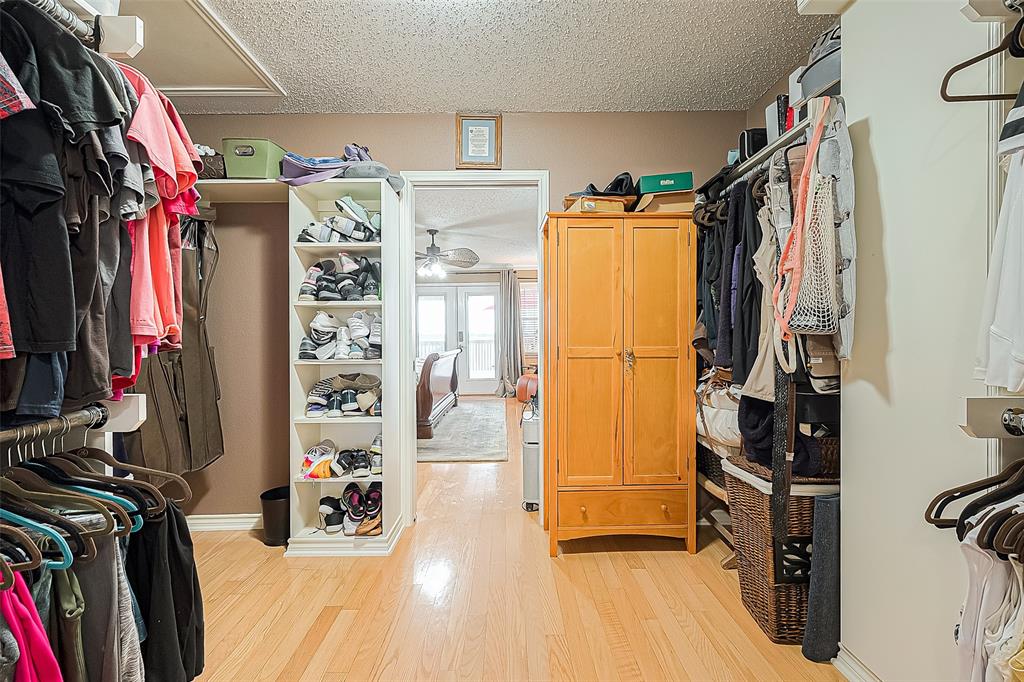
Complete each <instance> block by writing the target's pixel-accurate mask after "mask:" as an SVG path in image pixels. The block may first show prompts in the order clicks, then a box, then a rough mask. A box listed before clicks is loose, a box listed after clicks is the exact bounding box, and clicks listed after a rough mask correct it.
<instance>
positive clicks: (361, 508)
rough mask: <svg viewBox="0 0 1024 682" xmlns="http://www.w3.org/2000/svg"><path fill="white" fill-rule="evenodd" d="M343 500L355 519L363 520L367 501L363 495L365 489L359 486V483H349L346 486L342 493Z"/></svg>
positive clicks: (350, 514)
mask: <svg viewBox="0 0 1024 682" xmlns="http://www.w3.org/2000/svg"><path fill="white" fill-rule="evenodd" d="M341 502H342V504H344V505H345V510H346V511H347V512H348V515H349V516H351V517H352V519H353V520H356V521H361V520H362V519H363V518H365V517H366V501H365V499H364V497H363V489H362V488H360V487H359V484H358V483H349V484H348V485H347V486H345V492H343V493H342V494H341Z"/></svg>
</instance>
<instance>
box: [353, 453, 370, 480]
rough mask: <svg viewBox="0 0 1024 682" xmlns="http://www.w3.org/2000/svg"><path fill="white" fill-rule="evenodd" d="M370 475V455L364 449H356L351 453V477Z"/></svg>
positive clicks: (366, 476)
mask: <svg viewBox="0 0 1024 682" xmlns="http://www.w3.org/2000/svg"><path fill="white" fill-rule="evenodd" d="M369 475H370V455H369V454H367V452H366V450H356V452H355V454H354V455H352V478H368V477H369Z"/></svg>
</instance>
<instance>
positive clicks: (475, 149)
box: [455, 114, 501, 170]
mask: <svg viewBox="0 0 1024 682" xmlns="http://www.w3.org/2000/svg"><path fill="white" fill-rule="evenodd" d="M455 142H456V151H455V167H456V168H458V169H469V168H475V169H477V170H480V169H485V170H500V169H501V114H455Z"/></svg>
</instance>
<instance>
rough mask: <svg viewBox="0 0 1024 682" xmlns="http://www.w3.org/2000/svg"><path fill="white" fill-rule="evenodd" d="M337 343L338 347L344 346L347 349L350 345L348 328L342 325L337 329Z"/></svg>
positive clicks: (350, 339) (350, 337)
mask: <svg viewBox="0 0 1024 682" xmlns="http://www.w3.org/2000/svg"><path fill="white" fill-rule="evenodd" d="M337 341H338V345H339V346H345V347H346V348H348V347H349V346H351V345H352V336H351V335H350V334H349V332H348V327H347V326H345V325H342V326H340V327H338V334H337Z"/></svg>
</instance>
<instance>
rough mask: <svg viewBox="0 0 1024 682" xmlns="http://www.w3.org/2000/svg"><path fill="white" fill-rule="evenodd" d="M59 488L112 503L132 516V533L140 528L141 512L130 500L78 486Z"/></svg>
mask: <svg viewBox="0 0 1024 682" xmlns="http://www.w3.org/2000/svg"><path fill="white" fill-rule="evenodd" d="M60 487H61V488H67V489H68V490H74V491H76V492H80V493H84V494H86V495H89V496H91V497H96V498H99V499H101V500H106V501H107V502H113V503H114V504H116V505H118V506H119V507H123V508H124V509H126V510H127V511H128V514H129V516H132V517H133V518H132V532H133V533H136V532H138V531H139V530H140V529H141V528H142V512H140V511H139V508H138V507H136V506H135V503H134V502H132V501H131V500H126V499H125V498H123V497H118V496H117V495H111V494H110V493H105V492H102V491H100V490H93V489H92V488H86V487H83V486H79V485H62V486H60Z"/></svg>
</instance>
